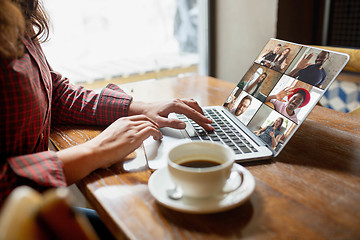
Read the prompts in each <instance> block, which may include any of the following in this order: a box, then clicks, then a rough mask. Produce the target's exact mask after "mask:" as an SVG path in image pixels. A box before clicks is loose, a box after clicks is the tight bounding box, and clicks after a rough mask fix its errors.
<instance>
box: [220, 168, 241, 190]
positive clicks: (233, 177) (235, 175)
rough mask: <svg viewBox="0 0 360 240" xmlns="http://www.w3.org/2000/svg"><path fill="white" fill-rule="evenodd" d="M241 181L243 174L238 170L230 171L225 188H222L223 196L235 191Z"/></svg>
mask: <svg viewBox="0 0 360 240" xmlns="http://www.w3.org/2000/svg"><path fill="white" fill-rule="evenodd" d="M243 181H244V174H243V173H242V172H241V171H239V170H232V171H231V173H230V176H229V178H228V179H227V181H226V184H225V186H224V187H223V190H222V192H223V194H227V193H231V192H233V191H235V190H237V189H238V188H239V187H240V186H241V185H242V183H243Z"/></svg>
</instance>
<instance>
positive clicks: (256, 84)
mask: <svg viewBox="0 0 360 240" xmlns="http://www.w3.org/2000/svg"><path fill="white" fill-rule="evenodd" d="M266 77H267V73H262V74H261V75H260V76H259V77H258V78H257V79H255V80H253V81H252V82H251V81H250V82H249V83H247V84H246V86H245V87H244V91H246V92H247V93H249V94H250V95H251V96H254V97H256V95H257V94H258V93H259V92H260V89H261V84H262V83H263V82H264V81H265V79H266Z"/></svg>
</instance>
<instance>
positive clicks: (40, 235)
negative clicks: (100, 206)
mask: <svg viewBox="0 0 360 240" xmlns="http://www.w3.org/2000/svg"><path fill="white" fill-rule="evenodd" d="M0 239H1V240H5V239H6V240H22V239H28V240H33V239H34V240H35V239H36V240H47V239H64V240H65V239H76V240H82V239H84V240H85V239H86V240H89V239H90V240H93V239H94V240H95V239H98V237H97V235H96V233H95V231H94V229H93V228H92V226H91V224H90V223H89V222H88V220H87V218H86V217H85V216H83V215H80V214H79V213H77V212H75V211H74V210H73V208H72V206H71V204H70V195H69V190H68V189H67V188H58V189H51V190H49V191H47V192H45V193H44V194H40V193H38V192H37V191H35V190H33V189H32V188H30V187H27V186H21V187H18V188H16V189H15V190H13V192H12V193H11V194H10V196H9V197H8V198H7V199H6V201H5V203H4V205H3V207H2V209H1V212H0Z"/></svg>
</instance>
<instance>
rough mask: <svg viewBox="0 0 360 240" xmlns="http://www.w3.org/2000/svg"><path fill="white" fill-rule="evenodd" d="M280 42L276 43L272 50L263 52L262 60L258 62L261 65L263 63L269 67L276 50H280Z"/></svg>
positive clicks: (276, 52)
mask: <svg viewBox="0 0 360 240" xmlns="http://www.w3.org/2000/svg"><path fill="white" fill-rule="evenodd" d="M281 46H282V45H281V44H280V43H279V44H278V45H276V47H275V48H274V50H272V51H268V52H266V53H265V54H264V56H263V57H262V60H261V62H260V64H261V65H265V66H267V67H271V66H272V63H273V62H274V60H275V58H276V56H277V54H278V52H279V51H280V48H281Z"/></svg>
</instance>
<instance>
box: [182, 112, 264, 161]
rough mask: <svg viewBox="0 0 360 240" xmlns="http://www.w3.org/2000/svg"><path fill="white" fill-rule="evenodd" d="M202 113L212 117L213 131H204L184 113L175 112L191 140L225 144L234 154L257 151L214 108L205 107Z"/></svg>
mask: <svg viewBox="0 0 360 240" xmlns="http://www.w3.org/2000/svg"><path fill="white" fill-rule="evenodd" d="M204 114H205V116H206V117H207V118H210V119H212V121H213V123H212V124H211V126H213V127H214V131H211V132H209V131H206V130H204V129H203V128H202V127H201V126H199V125H198V124H197V123H196V122H194V121H193V120H191V119H189V118H187V117H186V116H185V115H182V114H177V117H178V118H179V119H180V120H181V121H184V122H185V123H186V128H185V130H186V132H187V133H188V135H189V137H190V139H191V140H194V141H195V140H199V141H212V142H218V143H222V144H226V145H227V146H229V147H230V148H232V149H233V150H234V152H235V153H236V154H242V153H251V152H257V150H256V148H255V147H254V146H253V145H252V144H251V143H250V142H249V141H247V140H246V138H245V137H244V136H242V134H241V133H240V132H238V131H237V130H236V129H235V127H234V126H232V125H231V124H230V123H229V121H228V120H227V119H226V118H225V117H223V116H222V115H221V114H220V113H219V112H218V111H217V110H216V109H205V110H204Z"/></svg>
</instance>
